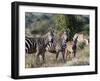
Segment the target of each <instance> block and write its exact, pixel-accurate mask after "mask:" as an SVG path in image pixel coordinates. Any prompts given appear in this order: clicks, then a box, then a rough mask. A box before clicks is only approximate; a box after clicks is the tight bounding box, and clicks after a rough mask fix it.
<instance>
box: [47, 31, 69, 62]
mask: <svg viewBox="0 0 100 81" xmlns="http://www.w3.org/2000/svg"><path fill="white" fill-rule="evenodd" d="M67 40H68V34H67V32H63V34H62V35H61V37H60V38H59V39H57V38H56V37H55V39H54V41H53V43H49V44H48V45H47V51H48V52H50V53H56V60H57V58H58V56H59V54H60V53H61V54H62V58H63V61H64V62H65V49H66V47H67Z"/></svg>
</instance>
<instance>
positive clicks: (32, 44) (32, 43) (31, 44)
mask: <svg viewBox="0 0 100 81" xmlns="http://www.w3.org/2000/svg"><path fill="white" fill-rule="evenodd" d="M25 52H26V53H28V54H31V53H34V52H36V38H32V37H25Z"/></svg>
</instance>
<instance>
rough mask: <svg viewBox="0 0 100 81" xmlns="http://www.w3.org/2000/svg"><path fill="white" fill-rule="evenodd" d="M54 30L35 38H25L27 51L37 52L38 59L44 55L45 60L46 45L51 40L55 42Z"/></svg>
mask: <svg viewBox="0 0 100 81" xmlns="http://www.w3.org/2000/svg"><path fill="white" fill-rule="evenodd" d="M53 38H54V35H53V32H48V33H46V34H45V35H42V36H40V37H37V38H36V37H35V38H28V37H26V38H25V51H26V53H36V56H37V59H39V56H40V55H41V56H42V59H43V61H44V60H45V59H44V58H45V52H46V47H47V45H48V44H49V42H51V43H53Z"/></svg>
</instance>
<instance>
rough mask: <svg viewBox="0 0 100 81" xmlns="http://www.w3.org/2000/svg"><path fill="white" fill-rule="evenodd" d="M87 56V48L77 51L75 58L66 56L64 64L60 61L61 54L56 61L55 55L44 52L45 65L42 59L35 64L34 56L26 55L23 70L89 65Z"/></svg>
mask: <svg viewBox="0 0 100 81" xmlns="http://www.w3.org/2000/svg"><path fill="white" fill-rule="evenodd" d="M89 56H90V55H89V46H86V47H85V48H84V49H82V50H77V55H76V57H73V55H70V57H69V56H68V57H67V59H66V62H65V63H63V61H62V55H61V54H59V58H58V60H56V59H55V57H56V54H53V53H49V52H46V56H45V63H42V59H40V61H39V62H37V61H36V58H35V54H26V56H25V68H37V67H38V68H39V67H59V66H80V65H89ZM40 58H41V57H40Z"/></svg>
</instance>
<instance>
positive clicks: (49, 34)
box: [47, 31, 54, 43]
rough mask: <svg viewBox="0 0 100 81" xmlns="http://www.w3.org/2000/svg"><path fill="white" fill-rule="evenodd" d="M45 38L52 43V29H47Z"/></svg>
mask: <svg viewBox="0 0 100 81" xmlns="http://www.w3.org/2000/svg"><path fill="white" fill-rule="evenodd" d="M47 38H48V41H49V42H51V43H53V41H54V33H53V32H52V31H49V32H48V33H47Z"/></svg>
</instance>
